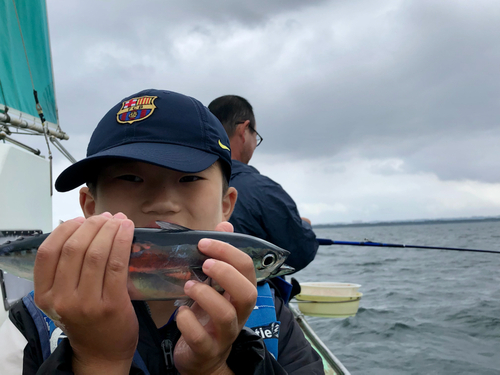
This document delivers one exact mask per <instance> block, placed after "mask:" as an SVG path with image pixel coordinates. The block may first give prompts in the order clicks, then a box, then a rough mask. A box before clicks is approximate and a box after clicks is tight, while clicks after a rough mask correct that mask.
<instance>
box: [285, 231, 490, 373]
mask: <svg viewBox="0 0 500 375" xmlns="http://www.w3.org/2000/svg"><path fill="white" fill-rule="evenodd" d="M315 232H316V235H317V237H318V238H329V239H333V240H344V241H363V240H364V239H368V240H371V241H374V242H387V243H398V244H401V243H406V244H412V245H422V246H446V247H463V248H476V249H488V250H500V221H475V222H460V223H445V224H418V225H414V224H412V225H377V226H356V227H353V226H351V227H345V226H344V227H329V228H318V229H315ZM293 277H295V278H296V279H297V280H299V281H300V282H306V281H331V282H344V283H357V284H361V285H362V286H361V288H360V290H359V291H360V292H362V293H363V297H362V299H361V303H360V308H359V310H358V313H357V315H356V316H354V317H349V318H345V319H326V318H317V317H309V318H307V320H308V322H309V323H310V324H311V326H312V327H313V329H314V330H315V331H316V333H317V334H318V335H319V336H320V338H321V339H322V340H323V341H324V343H325V344H326V345H327V346H328V348H329V349H330V350H331V351H332V352H333V353H334V354H335V355H336V356H337V357H338V358H339V360H340V361H341V362H342V363H343V364H344V366H346V368H347V369H348V370H349V371H350V372H351V374H353V375H356V374H360V375H361V374H374V375H378V374H380V375H382V374H384V375H391V374H438V375H448V374H449V375H456V374H471V375H472V374H474V375H476V374H480V375H490V374H491V375H498V374H500V254H487V253H470V252H455V251H443V250H421V249H408V248H402V249H398V248H366V247H354V246H337V245H333V246H320V248H319V251H318V254H317V256H316V258H315V260H314V261H313V262H312V263H311V264H310V265H309V266H308V267H307V268H306V269H304V270H302V271H300V272H298V273H296V274H295V275H293Z"/></svg>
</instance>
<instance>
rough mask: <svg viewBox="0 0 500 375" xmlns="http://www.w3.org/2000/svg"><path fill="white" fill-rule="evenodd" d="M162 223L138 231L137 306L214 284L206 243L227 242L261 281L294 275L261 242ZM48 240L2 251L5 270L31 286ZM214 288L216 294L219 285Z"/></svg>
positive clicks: (132, 270) (134, 264)
mask: <svg viewBox="0 0 500 375" xmlns="http://www.w3.org/2000/svg"><path fill="white" fill-rule="evenodd" d="M157 223H158V225H159V226H160V227H161V229H152V228H136V229H135V230H134V239H133V241H132V249H131V254H130V262H129V278H128V291H129V295H130V297H131V299H133V300H179V299H187V298H188V297H187V296H186V295H185V294H184V284H185V283H186V281H188V280H195V281H199V282H205V283H208V284H212V282H211V280H210V279H209V278H208V277H207V275H205V274H204V273H203V271H202V265H203V262H204V261H205V260H206V259H208V257H207V256H206V255H204V254H203V253H201V252H200V251H199V250H198V242H199V241H200V240H201V239H202V238H212V239H215V240H219V241H223V242H227V243H229V244H231V245H233V246H234V247H236V248H238V249H239V250H241V251H243V252H244V253H246V254H248V255H249V256H250V257H251V258H252V260H253V264H254V267H255V274H256V277H257V281H262V280H265V279H268V278H270V277H276V276H281V275H286V274H289V273H292V272H293V271H294V269H293V268H292V267H289V266H287V265H286V264H284V262H285V260H286V258H287V257H288V255H289V254H290V253H289V252H288V251H287V250H284V249H281V248H280V247H278V246H276V245H273V244H272V243H270V242H267V241H264V240H262V239H260V238H257V237H253V236H249V235H245V234H239V233H229V232H215V231H198V230H190V229H188V228H184V227H181V226H178V225H174V224H170V223H164V222H157ZM48 235H49V233H47V234H40V235H34V236H29V237H24V238H22V237H20V238H18V239H16V240H14V241H9V242H6V243H4V244H2V245H0V269H3V270H4V271H7V272H8V273H11V274H13V275H15V276H18V277H22V278H25V279H28V280H32V279H33V268H34V264H35V258H36V252H37V250H38V247H39V246H40V245H41V244H42V242H43V241H44V240H45V238H47V236H48ZM212 286H214V287H216V289H217V285H212ZM219 288H220V287H219Z"/></svg>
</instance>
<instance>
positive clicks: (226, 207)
mask: <svg viewBox="0 0 500 375" xmlns="http://www.w3.org/2000/svg"><path fill="white" fill-rule="evenodd" d="M237 198H238V192H237V191H236V189H235V188H234V187H232V186H231V187H230V188H229V189H227V192H226V194H225V195H224V197H222V218H223V220H224V221H228V220H229V218H230V217H231V214H232V213H233V211H234V205H235V204H236V199H237Z"/></svg>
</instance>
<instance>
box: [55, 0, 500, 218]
mask: <svg viewBox="0 0 500 375" xmlns="http://www.w3.org/2000/svg"><path fill="white" fill-rule="evenodd" d="M138 4H140V5H138ZM47 6H48V15H49V26H50V35H51V44H52V57H53V65H54V74H55V83H56V95H57V100H58V107H59V119H60V123H61V126H62V128H63V130H65V131H66V132H67V133H69V134H70V136H71V140H70V141H69V142H67V143H66V146H67V148H68V149H69V150H70V152H72V154H73V155H74V156H75V157H76V158H77V159H80V158H82V157H84V155H85V148H86V144H87V142H88V139H89V137H90V134H91V132H92V130H93V128H94V127H95V125H96V124H97V122H98V121H99V119H100V118H101V117H102V116H103V114H104V113H105V112H106V111H107V110H108V109H109V108H110V107H111V106H113V105H114V104H115V103H116V102H118V101H119V100H121V99H122V98H123V97H124V96H127V95H130V94H132V93H134V92H136V91H139V90H142V89H144V88H151V87H154V88H164V89H170V90H174V91H179V92H181V93H184V94H187V95H190V96H193V97H195V98H197V99H199V100H201V101H202V102H203V103H204V104H205V105H208V103H209V102H210V101H211V100H212V99H214V98H215V97H218V96H220V95H224V94H237V95H241V96H244V97H246V98H247V99H248V100H249V101H250V102H251V103H252V105H253V106H254V110H255V114H256V119H257V127H258V130H259V133H261V134H262V135H263V137H264V139H265V140H264V142H263V143H262V145H261V146H259V148H258V149H257V151H256V153H255V154H254V158H253V159H252V161H251V163H250V164H253V165H254V166H255V167H256V168H257V169H259V170H260V171H261V172H262V173H264V174H266V175H268V176H269V177H271V178H273V179H274V180H275V181H277V182H279V183H281V184H282V185H283V187H284V188H285V189H286V190H287V191H288V192H289V194H290V195H291V196H292V197H293V198H294V199H295V200H296V202H297V205H298V207H299V211H300V213H301V214H302V215H303V216H307V217H310V218H311V219H312V220H313V223H329V222H349V221H352V220H364V221H372V220H402V219H416V218H443V217H459V216H472V215H500V168H499V166H500V147H499V146H500V126H499V125H500V124H499V120H500V79H499V67H500V22H499V19H500V2H498V1H495V0H491V1H486V0H475V1H458V0H454V1H445V0H428V1H425V0H418V1H417V0H415V1H400V0H385V1H370V0H365V1H364V0H349V1H348V0H342V1H328V0H315V1H312V0H308V1H299V0H294V1H271V0H256V1H253V2H243V1H240V2H236V1H229V0H213V1H202V0H197V1H190V0H185V1H182V2H181V1H175V2H174V1H170V0H169V1H166V0H157V1H143V2H141V3H138V2H136V1H128V0H114V1H95V0H87V1H85V2H82V1H76V0H71V1H70V0H47ZM57 159H58V162H57V163H56V171H61V170H62V169H63V168H64V167H65V166H67V165H68V164H67V162H64V161H62V160H61V159H62V158H57ZM79 212H80V211H79V208H78V205H77V199H76V194H75V193H69V194H56V195H55V197H54V221H57V220H59V219H63V220H66V219H68V218H70V217H73V216H76V215H78V214H79Z"/></svg>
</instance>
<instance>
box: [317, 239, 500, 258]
mask: <svg viewBox="0 0 500 375" xmlns="http://www.w3.org/2000/svg"><path fill="white" fill-rule="evenodd" d="M316 240H317V241H318V243H319V244H320V245H347V246H371V247H399V248H401V247H409V248H414V249H429V250H451V251H470V252H475V253H492V254H500V251H498V250H478V249H464V248H457V247H438V246H418V245H404V244H394V243H382V242H373V241H369V240H364V241H361V242H351V241H333V240H330V239H328V238H316Z"/></svg>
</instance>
